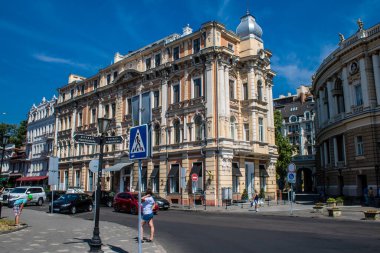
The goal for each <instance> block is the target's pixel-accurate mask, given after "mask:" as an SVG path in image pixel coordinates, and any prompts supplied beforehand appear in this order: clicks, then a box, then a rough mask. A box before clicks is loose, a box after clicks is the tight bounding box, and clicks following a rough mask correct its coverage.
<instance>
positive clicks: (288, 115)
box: [273, 85, 316, 192]
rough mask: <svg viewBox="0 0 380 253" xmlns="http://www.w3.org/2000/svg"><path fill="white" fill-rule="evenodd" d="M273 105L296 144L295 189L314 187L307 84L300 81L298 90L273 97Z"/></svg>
mask: <svg viewBox="0 0 380 253" xmlns="http://www.w3.org/2000/svg"><path fill="white" fill-rule="evenodd" d="M273 103H274V108H275V109H276V110H280V111H281V114H282V117H283V128H282V133H283V135H284V136H287V137H288V138H289V140H290V142H291V143H292V144H293V146H294V147H295V152H294V155H293V157H292V162H293V163H294V164H295V165H296V168H297V177H296V180H297V181H296V185H295V186H296V191H298V192H312V191H315V186H316V185H315V183H316V182H315V178H314V176H315V172H316V168H315V146H314V145H315V128H314V119H315V110H314V104H315V103H314V99H313V95H312V94H311V93H310V90H309V87H308V86H303V85H301V86H300V87H299V88H297V94H296V95H292V94H290V93H289V94H288V96H283V95H281V96H280V97H279V98H275V99H273Z"/></svg>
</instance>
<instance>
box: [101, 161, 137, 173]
mask: <svg viewBox="0 0 380 253" xmlns="http://www.w3.org/2000/svg"><path fill="white" fill-rule="evenodd" d="M131 164H133V162H128V163H117V164H115V165H113V166H111V167H108V168H106V169H104V171H105V172H108V171H120V170H122V169H124V168H125V167H127V166H129V165H131Z"/></svg>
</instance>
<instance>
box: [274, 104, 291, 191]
mask: <svg viewBox="0 0 380 253" xmlns="http://www.w3.org/2000/svg"><path fill="white" fill-rule="evenodd" d="M274 126H275V139H276V140H275V141H276V146H277V148H278V160H277V163H276V174H277V180H278V184H279V187H280V189H282V188H283V186H284V185H285V178H286V174H287V168H288V165H289V163H290V161H291V159H292V154H293V146H292V144H291V143H290V142H289V139H288V138H287V137H286V136H283V135H282V131H281V129H282V115H281V112H280V111H278V110H276V111H275V112H274Z"/></svg>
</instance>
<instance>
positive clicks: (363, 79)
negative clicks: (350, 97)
mask: <svg viewBox="0 0 380 253" xmlns="http://www.w3.org/2000/svg"><path fill="white" fill-rule="evenodd" d="M359 65H360V82H361V87H362V99H363V107H368V106H369V97H368V80H367V75H366V71H365V59H364V58H361V59H360V60H359Z"/></svg>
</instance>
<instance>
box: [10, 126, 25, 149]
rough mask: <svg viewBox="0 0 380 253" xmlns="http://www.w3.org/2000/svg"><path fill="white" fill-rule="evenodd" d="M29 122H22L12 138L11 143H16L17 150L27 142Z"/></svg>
mask: <svg viewBox="0 0 380 253" xmlns="http://www.w3.org/2000/svg"><path fill="white" fill-rule="evenodd" d="M27 126H28V122H27V121H26V120H23V121H21V122H20V125H19V126H18V128H17V129H16V133H15V134H14V135H13V136H12V137H11V140H10V142H11V143H14V144H15V146H16V147H17V148H19V147H21V146H22V145H23V144H24V143H25V140H26V131H27Z"/></svg>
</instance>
